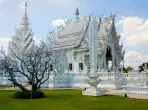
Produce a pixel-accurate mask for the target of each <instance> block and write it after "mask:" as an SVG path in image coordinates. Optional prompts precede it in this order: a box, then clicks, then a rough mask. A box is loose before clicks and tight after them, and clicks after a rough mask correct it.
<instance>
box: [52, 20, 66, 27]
mask: <svg viewBox="0 0 148 110" xmlns="http://www.w3.org/2000/svg"><path fill="white" fill-rule="evenodd" d="M62 25H63V26H65V22H64V20H63V19H57V20H53V21H52V26H54V27H57V26H62Z"/></svg>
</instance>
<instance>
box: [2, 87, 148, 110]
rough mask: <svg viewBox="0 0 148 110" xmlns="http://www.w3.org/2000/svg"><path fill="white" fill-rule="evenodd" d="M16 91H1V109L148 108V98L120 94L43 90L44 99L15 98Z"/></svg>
mask: <svg viewBox="0 0 148 110" xmlns="http://www.w3.org/2000/svg"><path fill="white" fill-rule="evenodd" d="M15 92H16V91H12V90H11V91H0V110H148V100H131V99H130V100H129V99H125V98H123V97H118V96H102V97H89V96H82V95H81V91H80V90H57V91H50V90H43V92H44V93H45V95H46V97H45V98H43V99H32V100H31V99H29V100H28V99H24V100H22V99H13V98H12V97H13V94H14V93H15Z"/></svg>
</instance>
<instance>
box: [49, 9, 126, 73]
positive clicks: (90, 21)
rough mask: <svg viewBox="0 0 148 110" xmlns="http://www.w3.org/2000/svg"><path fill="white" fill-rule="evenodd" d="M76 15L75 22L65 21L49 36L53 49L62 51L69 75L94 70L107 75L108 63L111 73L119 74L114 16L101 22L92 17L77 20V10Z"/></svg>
mask: <svg viewBox="0 0 148 110" xmlns="http://www.w3.org/2000/svg"><path fill="white" fill-rule="evenodd" d="M75 15H76V18H75V19H74V20H68V21H65V26H58V27H57V31H55V32H52V33H51V35H50V36H52V37H54V44H53V49H61V48H62V49H65V51H66V53H67V58H68V62H69V72H70V73H87V72H88V71H89V70H90V69H91V68H93V67H94V68H96V69H97V70H98V71H101V70H104V71H108V70H109V68H108V64H109V61H111V62H112V66H111V68H110V71H119V68H120V63H121V61H122V59H123V57H124V52H123V51H122V48H123V45H120V44H119V41H120V35H117V32H116V28H115V23H114V21H115V15H112V14H111V15H110V16H109V17H107V18H105V19H104V20H102V17H97V16H95V15H94V13H92V14H91V15H90V16H86V17H84V18H83V19H80V18H79V11H78V8H77V10H76V12H75ZM95 71H96V70H95Z"/></svg>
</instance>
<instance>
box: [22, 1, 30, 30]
mask: <svg viewBox="0 0 148 110" xmlns="http://www.w3.org/2000/svg"><path fill="white" fill-rule="evenodd" d="M24 6H25V11H24V16H23V18H22V22H21V28H23V29H28V28H29V27H28V26H29V23H28V16H27V1H26V2H25V4H24Z"/></svg>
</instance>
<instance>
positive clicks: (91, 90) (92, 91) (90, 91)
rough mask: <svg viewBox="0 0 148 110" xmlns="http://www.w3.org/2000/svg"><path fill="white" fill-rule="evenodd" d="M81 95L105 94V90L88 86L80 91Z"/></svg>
mask: <svg viewBox="0 0 148 110" xmlns="http://www.w3.org/2000/svg"><path fill="white" fill-rule="evenodd" d="M82 95H87V96H103V95H105V92H104V91H102V90H101V89H99V88H95V87H89V88H87V89H86V90H84V91H83V92H82Z"/></svg>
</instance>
